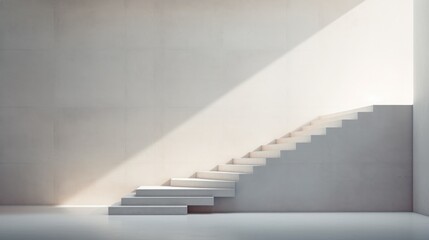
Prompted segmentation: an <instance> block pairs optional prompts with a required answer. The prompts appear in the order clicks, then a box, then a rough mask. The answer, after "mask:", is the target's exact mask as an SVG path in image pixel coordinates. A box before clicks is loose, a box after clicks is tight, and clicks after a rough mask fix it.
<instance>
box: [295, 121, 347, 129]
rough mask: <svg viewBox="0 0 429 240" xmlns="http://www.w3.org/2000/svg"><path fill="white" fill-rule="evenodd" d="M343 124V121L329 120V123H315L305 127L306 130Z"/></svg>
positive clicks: (337, 126) (336, 126) (335, 126)
mask: <svg viewBox="0 0 429 240" xmlns="http://www.w3.org/2000/svg"><path fill="white" fill-rule="evenodd" d="M341 126H342V121H334V122H327V123H322V124H320V123H314V124H311V125H309V126H305V127H303V129H304V130H311V129H317V128H328V127H331V128H339V127H341Z"/></svg>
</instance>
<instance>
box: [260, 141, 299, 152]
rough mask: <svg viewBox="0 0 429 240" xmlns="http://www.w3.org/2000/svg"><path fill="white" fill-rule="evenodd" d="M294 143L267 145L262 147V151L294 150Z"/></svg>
mask: <svg viewBox="0 0 429 240" xmlns="http://www.w3.org/2000/svg"><path fill="white" fill-rule="evenodd" d="M295 149H296V144H295V143H280V144H268V145H263V146H262V150H264V151H265V150H295Z"/></svg>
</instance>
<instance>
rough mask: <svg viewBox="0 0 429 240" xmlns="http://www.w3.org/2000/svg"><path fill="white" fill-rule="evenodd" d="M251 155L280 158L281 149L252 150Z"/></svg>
mask: <svg viewBox="0 0 429 240" xmlns="http://www.w3.org/2000/svg"><path fill="white" fill-rule="evenodd" d="M250 157H255V158H279V157H280V151H269V152H268V151H256V152H251V153H250Z"/></svg>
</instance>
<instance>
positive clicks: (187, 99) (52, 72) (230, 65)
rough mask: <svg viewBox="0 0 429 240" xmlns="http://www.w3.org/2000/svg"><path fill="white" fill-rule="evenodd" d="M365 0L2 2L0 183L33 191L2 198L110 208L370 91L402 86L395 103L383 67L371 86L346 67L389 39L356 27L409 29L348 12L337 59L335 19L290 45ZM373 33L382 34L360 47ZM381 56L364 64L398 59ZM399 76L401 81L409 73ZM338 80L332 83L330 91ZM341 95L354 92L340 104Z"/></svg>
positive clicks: (366, 100)
mask: <svg viewBox="0 0 429 240" xmlns="http://www.w3.org/2000/svg"><path fill="white" fill-rule="evenodd" d="M362 2H363V0H347V1H344V0H324V1H319V0H306V1H302V0H270V1H239V0H233V1H230V0H228V1H226V0H225V1H223V0H222V1H215V0H213V1H212V0H209V1H196V0H187V1H155V0H154V1H95V0H91V1H83V2H80V1H65V0H62V1H53V2H51V1H36V2H35V3H32V5H30V6H29V5H27V4H26V3H23V2H20V1H2V2H0V4H1V8H0V13H1V14H0V20H1V21H0V22H1V25H0V31H2V32H1V33H2V34H1V35H0V44H1V56H0V70H1V71H0V72H1V75H0V76H1V82H0V84H1V85H0V93H1V95H0V100H1V101H2V104H1V108H0V111H1V112H0V129H1V133H2V135H3V137H2V138H1V139H2V142H1V147H2V149H1V150H2V153H1V162H2V163H1V164H2V166H3V167H2V169H1V170H0V171H2V172H1V174H0V176H3V177H1V180H2V181H0V189H8V190H9V191H10V192H11V193H12V192H13V189H12V190H11V187H10V186H14V189H16V188H23V189H28V191H25V190H23V192H19V193H16V192H14V193H13V194H12V195H9V196H5V197H2V198H1V199H0V202H1V203H4V204H19V203H22V204H26V203H30V204H36V203H39V204H40V203H41V204H52V203H54V204H98V203H100V204H108V203H111V202H112V201H114V200H117V199H118V198H119V197H120V196H122V195H123V194H124V193H127V192H129V191H131V190H133V189H134V188H136V187H137V186H139V185H150V184H156V185H159V184H161V183H163V182H165V181H167V180H168V179H169V178H170V177H172V176H189V175H191V174H192V173H194V172H195V171H196V170H207V169H209V168H211V167H213V166H215V165H216V164H217V163H223V162H227V161H228V159H230V158H231V157H238V156H240V155H243V153H245V151H248V150H250V149H252V148H254V147H256V146H255V145H254V144H255V143H257V144H260V143H263V142H267V141H269V140H272V138H273V137H278V134H281V133H286V132H287V131H288V130H291V129H293V128H294V127H296V126H298V125H299V124H300V123H302V122H303V121H306V120H309V119H310V118H312V117H314V116H315V115H317V114H320V113H325V112H328V111H339V110H342V109H343V108H344V109H345V108H350V107H357V106H361V105H365V104H368V105H369V104H371V103H374V99H371V94H374V96H376V94H377V93H380V92H382V93H383V94H384V95H383V96H382V97H384V98H385V100H386V101H388V102H389V103H392V102H393V103H395V100H396V101H397V102H396V103H404V102H406V101H407V100H408V96H407V95H406V94H405V96H404V97H403V98H401V97H402V96H400V97H398V98H397V99H395V96H398V94H397V93H398V92H399V91H403V90H404V89H406V88H404V87H408V86H404V85H403V84H402V82H399V83H398V84H395V83H394V82H395V81H391V82H390V85H389V88H390V89H387V90H386V91H385V92H389V93H385V92H383V91H384V89H385V88H386V84H385V82H381V83H378V82H376V81H374V80H375V79H373V78H378V77H380V75H379V73H378V72H370V74H371V75H370V77H369V78H367V80H366V81H369V82H371V81H372V85H370V86H369V85H368V84H366V85H365V82H362V80H361V78H362V77H368V76H369V75H362V74H361V75H359V74H357V75H356V76H354V75H353V76H350V74H352V73H353V71H351V70H350V69H349V68H351V66H349V65H354V64H353V63H354V61H356V63H358V62H359V61H361V60H362V57H363V58H365V57H366V55H365V54H368V52H367V51H369V50H373V49H381V50H384V49H385V48H383V47H380V46H381V45H382V44H385V43H377V42H376V41H377V40H378V39H377V36H379V35H377V34H374V35H373V38H371V34H368V35H369V36H368V37H367V38H363V37H362V36H360V35H359V33H361V31H359V30H362V28H364V27H365V28H369V29H370V30H371V31H374V32H378V31H379V30H380V31H381V30H383V31H387V32H388V33H391V35H392V36H396V35H395V34H399V35H400V34H402V33H401V32H399V33H397V32H395V30H394V29H390V30H389V29H388V30H386V29H377V28H376V27H373V28H371V27H368V26H367V25H365V24H364V26H361V25H359V24H356V27H357V28H359V27H360V28H361V29H358V30H356V29H354V28H353V27H354V26H355V25H350V22H351V23H353V21H354V20H356V19H353V17H352V18H351V19H349V20H348V22H347V24H343V25H342V24H341V23H337V27H336V30H338V29H340V30H344V32H343V33H345V34H350V35H344V36H341V34H342V32H340V33H339V36H338V34H337V35H336V37H340V38H342V39H343V40H345V43H344V45H340V46H338V48H337V51H338V52H337V53H335V54H337V55H336V56H331V53H329V52H328V53H327V52H323V50H325V47H330V48H332V44H334V45H335V43H332V39H333V38H332V37H329V36H330V35H332V31H330V30H329V29H327V31H326V32H325V33H324V34H323V36H322V37H319V38H318V39H317V41H316V42H315V44H312V45H311V46H308V45H304V46H301V47H300V48H299V49H298V50H296V49H297V46H299V45H300V44H301V43H303V42H305V41H306V40H307V39H309V38H310V37H311V36H313V35H314V34H315V33H318V32H320V30H321V29H323V28H324V27H325V26H327V25H329V24H331V23H333V22H334V21H335V20H336V19H338V18H339V17H341V16H343V15H344V14H346V13H347V12H349V11H350V10H351V9H353V8H355V7H356V6H358V5H359V4H360V3H362ZM371 2H374V1H371ZM378 2H381V4H385V2H384V1H378ZM396 5H398V6H396V8H393V9H395V11H399V12H400V10H402V9H400V6H401V4H396ZM378 10H379V9H378ZM361 11H362V10H361ZM369 12H370V14H369V19H372V20H373V19H378V18H380V17H379V16H378V15H379V12H374V11H369ZM377 14H378V15H377ZM51 21H52V22H51ZM356 21H359V20H356ZM385 21H386V22H389V21H390V22H391V21H395V19H391V18H389V19H385ZM379 25H380V26H383V24H379ZM375 26H378V25H375ZM34 29H36V30H37V31H35V30H34ZM33 30H34V32H32V31H33ZM39 30H40V31H39ZM362 31H363V30H362ZM28 34H30V35H31V37H30V38H28V39H27V40H26V39H25V38H24V39H23V38H22V37H21V36H27V35H28ZM27 37H28V36H27ZM356 37H357V38H356ZM359 37H360V38H361V39H360V38H359ZM351 39H358V41H359V39H360V40H361V42H360V43H362V46H363V47H362V46H355V42H353V41H351ZM399 39H401V38H399ZM367 41H368V42H376V43H374V44H371V46H372V47H371V48H366V47H365V46H367V45H369V44H367ZM396 43H397V42H394V44H396ZM399 44H402V43H401V42H399ZM373 45H374V46H373ZM378 45H380V46H378ZM341 47H344V49H341ZM387 49H390V48H389V47H387ZM292 50H293V51H292ZM361 50H363V51H361ZM406 50H408V49H405V48H404V51H403V52H406ZM401 53H402V52H400V53H399V54H401ZM332 54H334V53H332ZM338 54H340V57H344V59H341V58H339V59H338ZM341 54H343V55H341ZM377 54H379V56H378V55H377ZM383 54H384V52H379V53H377V52H375V53H372V55H371V56H373V59H372V60H371V59H370V60H369V61H368V62H365V63H361V64H360V66H356V65H354V66H355V67H357V68H358V69H356V71H357V72H365V73H367V72H368V71H361V70H368V68H370V69H372V68H378V69H379V72H380V73H383V74H386V71H384V70H385V69H389V70H391V68H392V66H393V67H394V66H401V64H402V62H394V61H396V58H391V59H393V60H392V62H387V63H386V62H383V61H382V60H383V57H384V56H383ZM285 56H288V57H287V58H285ZM303 56H304V57H303ZM309 56H310V57H309ZM311 56H313V57H314V59H313V58H312V57H311ZM407 57H408V56H407ZM333 58H336V59H335V61H333ZM349 58H356V60H352V59H349ZM402 59H404V61H406V60H407V59H408V58H402ZM372 61H374V62H372ZM350 62H352V63H351V64H350ZM332 63H335V64H338V65H336V66H334V67H332V66H331V68H326V66H327V65H332ZM342 64H344V65H342ZM347 64H348V65H347ZM374 64H375V65H374ZM383 64H384V65H383ZM337 66H338V69H336V68H337ZM359 68H362V69H359ZM22 69H24V71H21V70H22ZM267 69H268V70H267ZM322 69H323V70H322ZM310 70H311V71H310ZM398 72H401V70H398V71H397V72H393V73H392V74H396V75H395V76H394V80H395V79H396V78H405V79H407V78H408V77H409V76H408V70H407V69H406V70H404V71H403V72H404V74H403V75H401V74H398ZM318 76H321V78H320V79H319V80H318V81H315V77H318ZM387 77H389V76H387ZM30 79H31V81H30ZM338 79H351V80H352V81H348V82H339V81H338ZM392 82H393V83H392ZM41 86H43V87H41ZM238 86H240V88H239V90H237V89H238V88H237V87H238ZM290 86H293V87H290ZM326 86H327V87H326ZM332 87H336V89H338V91H336V92H332V93H330V94H329V96H326V94H325V93H326V91H328V90H329V88H332ZM392 89H393V91H392ZM359 90H362V91H359ZM18 91H19V92H18ZM389 94H391V95H389ZM347 98H349V99H354V100H353V101H352V100H351V101H349V102H342V103H338V102H337V99H347ZM298 103H299V104H298ZM22 107H26V108H22ZM279 109H287V112H284V111H279ZM292 116H294V117H293V118H291V117H292ZM26 146H27V147H30V148H28V149H26V150H22V149H23V148H25V147H26ZM22 159H24V160H22ZM28 159H35V160H34V161H35V162H36V163H34V162H31V161H30V162H31V163H28V161H29V160H28ZM38 159H43V161H38ZM46 159H48V160H46ZM18 163H19V164H20V165H19V164H18ZM25 163H28V164H25ZM41 176H43V177H42V178H41ZM40 179H42V180H40ZM34 181H36V182H34ZM31 186H33V187H31Z"/></svg>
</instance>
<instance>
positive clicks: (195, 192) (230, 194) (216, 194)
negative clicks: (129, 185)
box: [136, 189, 235, 197]
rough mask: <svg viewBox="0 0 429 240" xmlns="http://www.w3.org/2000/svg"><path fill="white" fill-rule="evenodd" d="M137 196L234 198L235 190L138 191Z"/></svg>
mask: <svg viewBox="0 0 429 240" xmlns="http://www.w3.org/2000/svg"><path fill="white" fill-rule="evenodd" d="M136 196H213V197H234V196H235V191H234V189H216V190H211V189H201V190H199V189H180V190H156V189H153V190H152V189H151V190H146V189H145V190H138V189H137V190H136Z"/></svg>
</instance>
